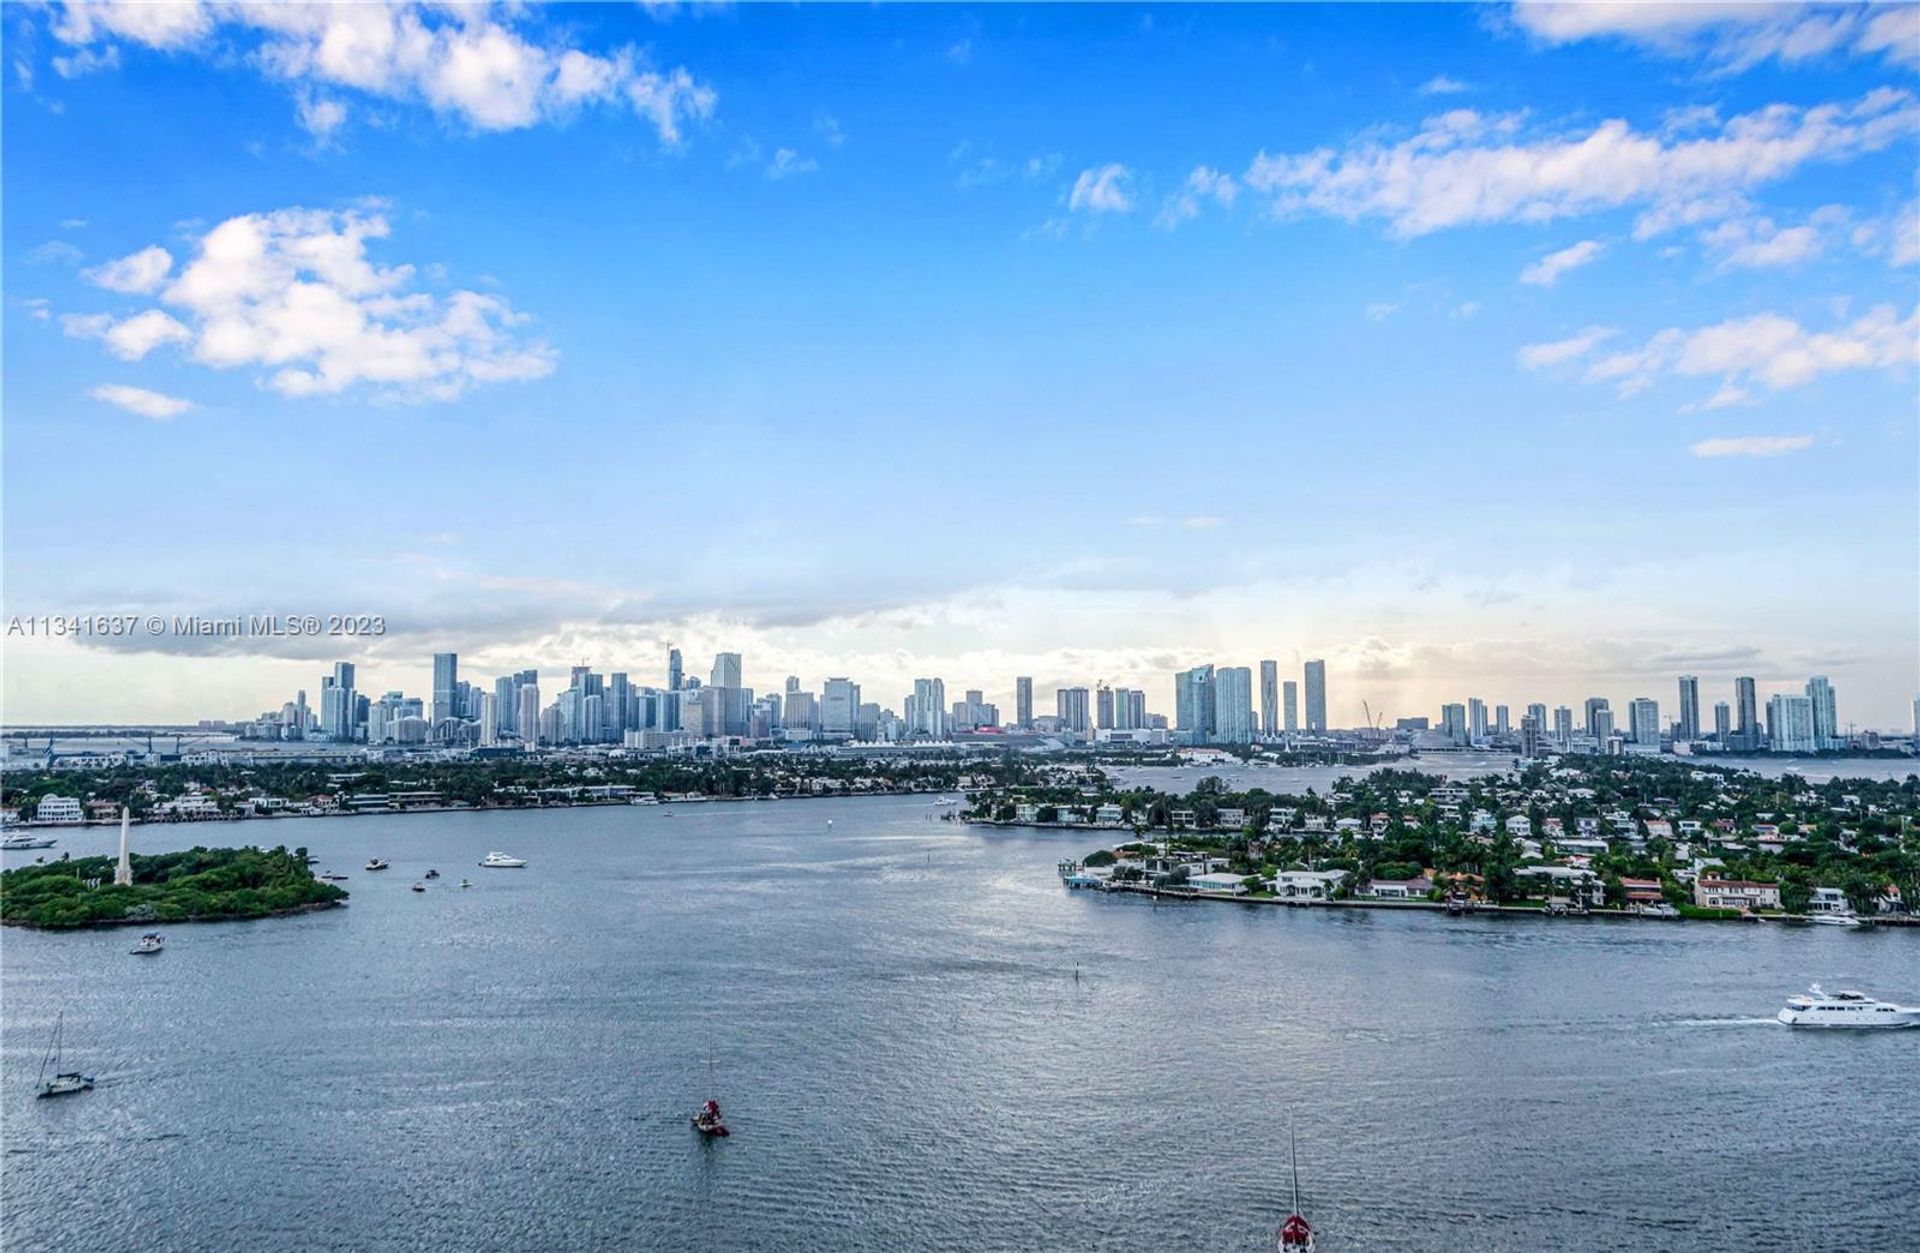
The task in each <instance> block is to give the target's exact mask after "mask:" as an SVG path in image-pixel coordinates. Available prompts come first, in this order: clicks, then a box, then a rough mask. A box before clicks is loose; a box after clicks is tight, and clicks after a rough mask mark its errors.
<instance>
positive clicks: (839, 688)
mask: <svg viewBox="0 0 1920 1253" xmlns="http://www.w3.org/2000/svg"><path fill="white" fill-rule="evenodd" d="M934 682H936V683H938V682H939V680H938V679H935V680H934ZM943 695H944V693H943ZM859 719H860V685H859V684H858V683H855V682H854V681H853V680H851V679H846V678H834V679H828V680H827V686H826V687H825V689H823V690H822V692H821V694H820V733H821V734H822V735H846V736H852V735H855V734H857V733H858V730H859Z"/></svg>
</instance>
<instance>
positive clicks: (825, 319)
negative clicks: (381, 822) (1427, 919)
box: [0, 4, 1920, 728]
mask: <svg viewBox="0 0 1920 1253" xmlns="http://www.w3.org/2000/svg"><path fill="white" fill-rule="evenodd" d="M1917 13H1920V10H1916V9H1913V8H1904V9H1893V8H1873V9H1870V8H1866V7H1862V6H1831V5H1805V6H1796V5H1787V6H1777V7H1774V8H1770V9H1766V10H1762V11H1759V12H1757V13H1756V12H1754V11H1751V10H1744V9H1740V10H1726V9H1721V10H1718V11H1715V10H1713V9H1712V8H1705V9H1702V8H1689V7H1687V6H1666V5H1653V6H1636V7H1635V8H1633V9H1632V10H1620V9H1612V10H1608V9H1600V10H1594V9H1587V8H1583V7H1579V6H1571V7H1569V6H1556V7H1552V8H1545V7H1540V6H1530V5H1522V6H1519V7H1515V8H1504V7H1494V6H1485V7H1477V8H1448V7H1438V6H1400V5H1395V6H1344V7H1318V6H1287V7H1258V6H1232V7H1222V8H1214V7H1164V8H1163V7H1157V6H1146V7H1125V8H1121V7H1114V8H1107V7H1093V6H1073V7H1050V8H1024V7H1020V6H1004V7H991V8H967V7H961V6H945V7H937V8H925V7H915V8H868V7H857V6H837V7H827V8H788V7H772V6H765V7H761V6H741V7H733V8H725V9H702V10H690V9H687V8H675V9H656V10H646V9H642V8H639V7H628V6H619V5H611V4H608V5H597V6H590V7H569V8H551V9H539V10H533V11H530V12H523V11H514V10H506V9H499V10H487V9H479V10H475V11H473V12H472V13H470V14H468V15H466V16H465V17H464V18H463V19H457V18H452V17H449V16H447V15H446V14H444V13H442V12H440V11H438V10H428V11H419V10H413V9H407V8H395V9H390V10H382V9H378V8H373V7H369V6H349V7H345V8H339V9H319V10H303V9H298V8H287V9H279V10H268V9H245V8H233V7H224V6H212V7H202V6H197V5H181V6H134V7H118V6H112V5H106V6H91V7H89V8H87V9H82V10H74V9H69V8H61V7H53V8H47V9H39V10H26V9H20V8H17V7H16V8H10V9H9V10H8V12H7V14H6V21H7V22H8V27H7V51H8V59H9V65H8V67H7V81H6V87H5V91H6V99H5V102H4V103H5V115H4V140H5V149H4V161H5V169H4V173H5V190H4V197H5V204H4V208H5V222H4V238H3V240H0V244H3V246H4V263H5V297H6V305H5V323H4V352H5V364H6V396H5V399H6V415H5V416H6V426H5V454H6V457H5V487H6V500H5V522H6V545H5V557H6V565H7V576H8V577H7V581H6V582H7V592H8V595H7V612H8V613H9V614H28V613H75V612H83V611H86V612H101V611H104V612H115V611H121V612H140V613H146V612H153V611H158V612H163V613H167V614H172V613H184V612H194V613H205V614H220V613H229V612H243V613H244V612H264V611H269V610H279V611H282V612H290V611H296V610H297V611H302V612H320V613H330V612H348V611H353V612H370V613H382V614H385V615H386V616H387V618H388V621H389V628H390V633H389V635H388V636H387V637H385V638H384V639H383V640H381V641H379V642H377V643H375V644H372V645H369V646H365V647H357V648H354V649H352V650H350V655H351V656H352V657H353V658H354V659H356V660H358V661H360V662H361V663H362V673H363V675H366V676H367V677H366V679H365V680H364V681H363V686H366V687H375V686H378V687H381V688H385V687H388V686H404V687H406V688H408V689H409V690H418V689H420V688H422V687H423V686H424V685H425V678H426V673H427V655H428V654H429V653H430V652H432V651H433V650H435V649H436V648H442V647H454V648H458V649H460V651H461V652H462V654H463V657H464V658H466V659H467V660H466V668H467V669H468V670H469V671H470V672H471V673H473V674H474V675H475V676H476V677H487V676H490V675H492V674H493V673H496V672H499V671H503V670H506V669H518V668H520V667H522V666H524V665H538V666H541V667H543V668H545V669H554V668H558V667H561V666H564V665H567V664H570V663H572V662H575V661H578V660H580V659H582V658H586V659H588V660H590V661H591V662H592V663H593V664H594V665H596V666H597V667H601V668H605V669H608V670H613V669H626V670H629V671H630V672H632V673H634V674H635V675H636V677H639V678H641V679H643V680H645V681H655V680H656V679H657V676H656V675H655V674H654V672H655V671H656V670H659V669H661V668H662V666H663V662H662V660H661V658H662V656H663V654H664V651H665V648H666V647H667V646H668V645H669V644H670V643H677V644H679V645H680V646H681V647H682V648H684V649H685V650H686V651H687V653H688V656H689V657H690V658H694V659H696V664H697V663H698V660H699V659H700V658H703V657H704V656H705V655H706V654H708V653H711V652H713V651H716V650H718V649H721V648H731V649H737V650H738V651H741V652H743V653H744V654H745V655H746V669H747V678H748V681H749V682H750V683H753V684H755V685H756V686H760V687H770V686H774V685H776V684H777V683H778V681H779V680H780V679H781V678H782V677H783V676H784V675H786V674H787V673H798V674H801V675H802V676H803V677H805V678H806V679H807V681H808V682H809V684H816V683H817V682H818V681H819V679H820V678H821V677H823V676H824V675H826V674H829V673H832V674H839V673H849V674H851V675H853V676H854V677H856V678H859V679H862V680H863V681H865V682H866V683H867V685H868V691H869V698H874V697H878V698H880V699H882V700H884V701H885V702H886V703H888V704H892V705H897V701H898V693H899V692H901V691H904V690H906V685H907V684H908V683H910V680H911V678H912V677H914V676H915V675H922V674H939V675H941V676H943V677H945V678H946V680H947V682H948V686H949V687H950V688H953V689H955V690H956V691H957V690H959V689H962V688H966V687H975V686H978V687H982V688H984V689H985V690H986V692H987V695H988V697H989V699H999V700H1001V701H1002V702H1003V703H1004V704H1010V703H1011V689H1012V676H1013V675H1015V674H1018V673H1031V674H1033V675H1035V676H1036V679H1037V681H1038V682H1039V684H1040V686H1041V687H1042V688H1043V690H1044V689H1046V688H1048V687H1050V686H1052V685H1054V684H1056V683H1068V682H1073V683H1092V682H1096V681H1109V682H1115V683H1121V684H1126V685H1130V686H1145V687H1147V689H1148V691H1149V697H1150V703H1151V704H1152V705H1153V707H1154V708H1156V709H1159V708H1168V707H1170V705H1171V697H1170V671H1171V670H1172V669H1173V668H1176V667H1180V666H1185V665H1188V664H1192V663H1194V662H1198V661H1203V660H1206V661H1216V662H1219V663H1221V664H1247V665H1251V664H1254V663H1256V662H1257V661H1258V660H1259V659H1260V658H1263V657H1277V658H1280V659H1282V661H1283V666H1293V665H1297V663H1298V662H1299V661H1300V660H1302V659H1304V658H1306V657H1312V656H1325V657H1327V658H1328V659H1329V669H1330V679H1329V688H1330V697H1331V702H1332V705H1333V711H1332V712H1333V714H1334V717H1335V719H1336V720H1341V721H1352V720H1357V719H1358V718H1359V716H1360V709H1359V704H1360V701H1361V699H1362V698H1365V699H1367V700H1368V701H1369V702H1370V703H1371V705H1372V706H1373V708H1375V709H1380V708H1383V707H1384V708H1386V709H1387V710H1388V711H1389V712H1390V714H1392V715H1394V716H1400V715H1405V714H1419V713H1425V714H1433V713H1435V712H1436V711H1437V706H1438V704H1439V703H1440V702H1441V701H1443V700H1453V699H1464V698H1465V697H1466V696H1468V695H1480V696H1482V697H1484V698H1486V699H1488V700H1489V701H1494V702H1505V703H1510V704H1513V705H1515V706H1516V707H1517V706H1519V705H1521V704H1524V703H1526V702H1527V701H1530V700H1536V699H1537V700H1545V701H1548V702H1551V703H1558V702H1561V701H1566V702H1569V703H1577V701H1578V700H1579V699H1580V698H1582V697H1584V696H1586V695H1588V694H1589V693H1598V694H1604V695H1609V696H1611V697H1613V698H1614V700H1615V703H1616V705H1618V704H1620V703H1621V702H1624V701H1625V700H1626V699H1628V698H1631V697H1633V696H1636V695H1643V694H1646V695H1654V696H1656V697H1659V698H1660V699H1661V700H1662V702H1663V706H1664V705H1670V704H1671V703H1672V691H1673V684H1672V676H1673V675H1675V674H1677V673H1680V672H1682V671H1692V672H1696V673H1698V674H1700V675H1701V677H1702V679H1703V681H1704V683H1705V684H1706V686H1707V688H1708V692H1709V695H1708V699H1709V701H1711V700H1712V699H1722V698H1729V697H1730V692H1731V680H1732V677H1733V676H1734V675H1735V674H1746V673H1752V674H1755V675H1758V676H1760V678H1761V680H1762V684H1763V691H1764V690H1768V689H1773V690H1782V689H1785V688H1788V687H1797V685H1798V684H1799V683H1800V682H1802V681H1803V680H1804V677H1805V676H1806V675H1807V674H1810V673H1816V672H1824V673H1828V674H1831V675H1832V676H1833V678H1834V682H1835V685H1836V687H1837V688H1838V689H1839V692H1840V704H1841V714H1842V720H1843V721H1847V720H1855V721H1858V722H1859V723H1861V724H1863V725H1867V724H1875V725H1881V726H1886V727H1899V728H1904V727H1905V725H1906V722H1907V720H1908V717H1909V710H1910V702H1911V699H1912V697H1913V695H1914V692H1915V690H1916V688H1920V674H1916V654H1917V653H1920V527H1917V526H1916V517H1920V469H1917V467H1920V457H1917V455H1916V406H1915V399H1916V397H1915V341H1916V338H1917V337H1920V322H1916V317H1917V316H1920V315H1916V307H1917V306H1920V291H1917V290H1916V283H1915V278H1916V262H1920V239H1917V238H1916V236H1917V235H1920V222H1917V221H1916V217H1917V216H1920V210H1916V207H1915V205H1916V200H1915V196H1916V180H1915V170H1916V165H1915V146H1916V145H1915V140H1916V133H1920V100H1916V96H1920V83H1916V81H1915V56H1916V49H1920V24H1916V22H1915V15H1916V14H1917ZM156 250H158V251H156ZM338 652H339V650H338V649H337V648H336V647H335V646H334V645H332V644H329V643H326V642H310V643H306V644H301V645H296V646H292V647H267V646H263V645H257V644H256V645H252V646H249V647H245V648H235V647H233V646H231V645H224V646H220V647H219V648H217V649H215V650H212V651H209V650H208V648H207V646H206V645H205V644H203V643H202V644H195V643H191V642H186V641H175V640H161V641H154V640H141V641H140V642H139V646H138V647H128V646H116V647H99V646H75V645H73V644H70V643H62V644H57V645H43V644H33V643H23V642H21V641H20V640H18V639H14V640H10V641H8V661H9V663H10V664H8V665H7V667H6V676H5V696H6V704H7V708H6V716H7V718H8V719H9V720H10V721H16V722H32V721H54V720H67V719H111V718H160V717H167V718H185V717H200V716H238V715H244V714H248V713H251V712H253V711H255V710H257V709H261V708H267V707H271V706H276V705H277V704H278V703H279V702H280V701H281V700H283V699H285V698H286V697H287V695H288V693H289V692H290V690H291V689H292V688H293V687H295V686H306V687H308V688H312V687H315V686H317V678H316V677H315V676H317V674H318V672H319V670H320V668H321V665H320V663H322V662H324V661H328V660H331V659H332V658H333V657H334V656H335V655H336V654H337V653H338ZM1723 689H1724V690H1723Z"/></svg>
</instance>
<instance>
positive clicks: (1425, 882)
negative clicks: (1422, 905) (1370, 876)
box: [1367, 875, 1433, 901]
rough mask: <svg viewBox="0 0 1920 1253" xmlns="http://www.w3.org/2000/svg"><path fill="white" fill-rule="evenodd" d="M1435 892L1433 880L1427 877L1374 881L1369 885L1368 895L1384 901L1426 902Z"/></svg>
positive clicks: (1417, 876) (1418, 876)
mask: <svg viewBox="0 0 1920 1253" xmlns="http://www.w3.org/2000/svg"><path fill="white" fill-rule="evenodd" d="M1432 891H1433V880H1432V879H1429V878H1428V877H1427V876H1425V875H1415V876H1414V877H1413V878H1411V879H1374V880H1371V881H1369V882H1368V884H1367V895H1368V896H1371V897H1373V898H1374V899H1375V900H1382V901H1424V900H1426V899H1427V896H1428V894H1429V893H1431V892H1432Z"/></svg>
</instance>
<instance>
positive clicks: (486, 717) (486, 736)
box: [475, 692, 500, 748]
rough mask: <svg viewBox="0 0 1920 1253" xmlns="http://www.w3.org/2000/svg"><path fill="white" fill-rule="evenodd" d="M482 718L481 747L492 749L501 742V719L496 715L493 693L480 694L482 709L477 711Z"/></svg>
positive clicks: (479, 719)
mask: <svg viewBox="0 0 1920 1253" xmlns="http://www.w3.org/2000/svg"><path fill="white" fill-rule="evenodd" d="M475 712H476V713H478V714H479V715H480V716H479V718H478V719H477V721H478V723H479V725H480V747H482V748H492V747H493V746H494V745H496V744H498V743H499V742H500V719H499V717H498V716H497V715H496V714H495V713H494V709H493V693H492V692H482V693H480V708H479V709H477V710H476V711H475Z"/></svg>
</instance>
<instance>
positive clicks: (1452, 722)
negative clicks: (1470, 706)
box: [1440, 704, 1473, 748]
mask: <svg viewBox="0 0 1920 1253" xmlns="http://www.w3.org/2000/svg"><path fill="white" fill-rule="evenodd" d="M1440 732H1441V734H1443V735H1445V736H1446V737H1447V742H1448V743H1449V744H1452V745H1455V746H1456V747H1460V748H1464V747H1466V745H1467V744H1468V742H1469V741H1470V740H1471V739H1472V736H1473V733H1472V732H1471V731H1470V730H1469V729H1468V727H1467V707H1466V706H1465V705H1461V704H1452V705H1442V706H1440Z"/></svg>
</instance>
